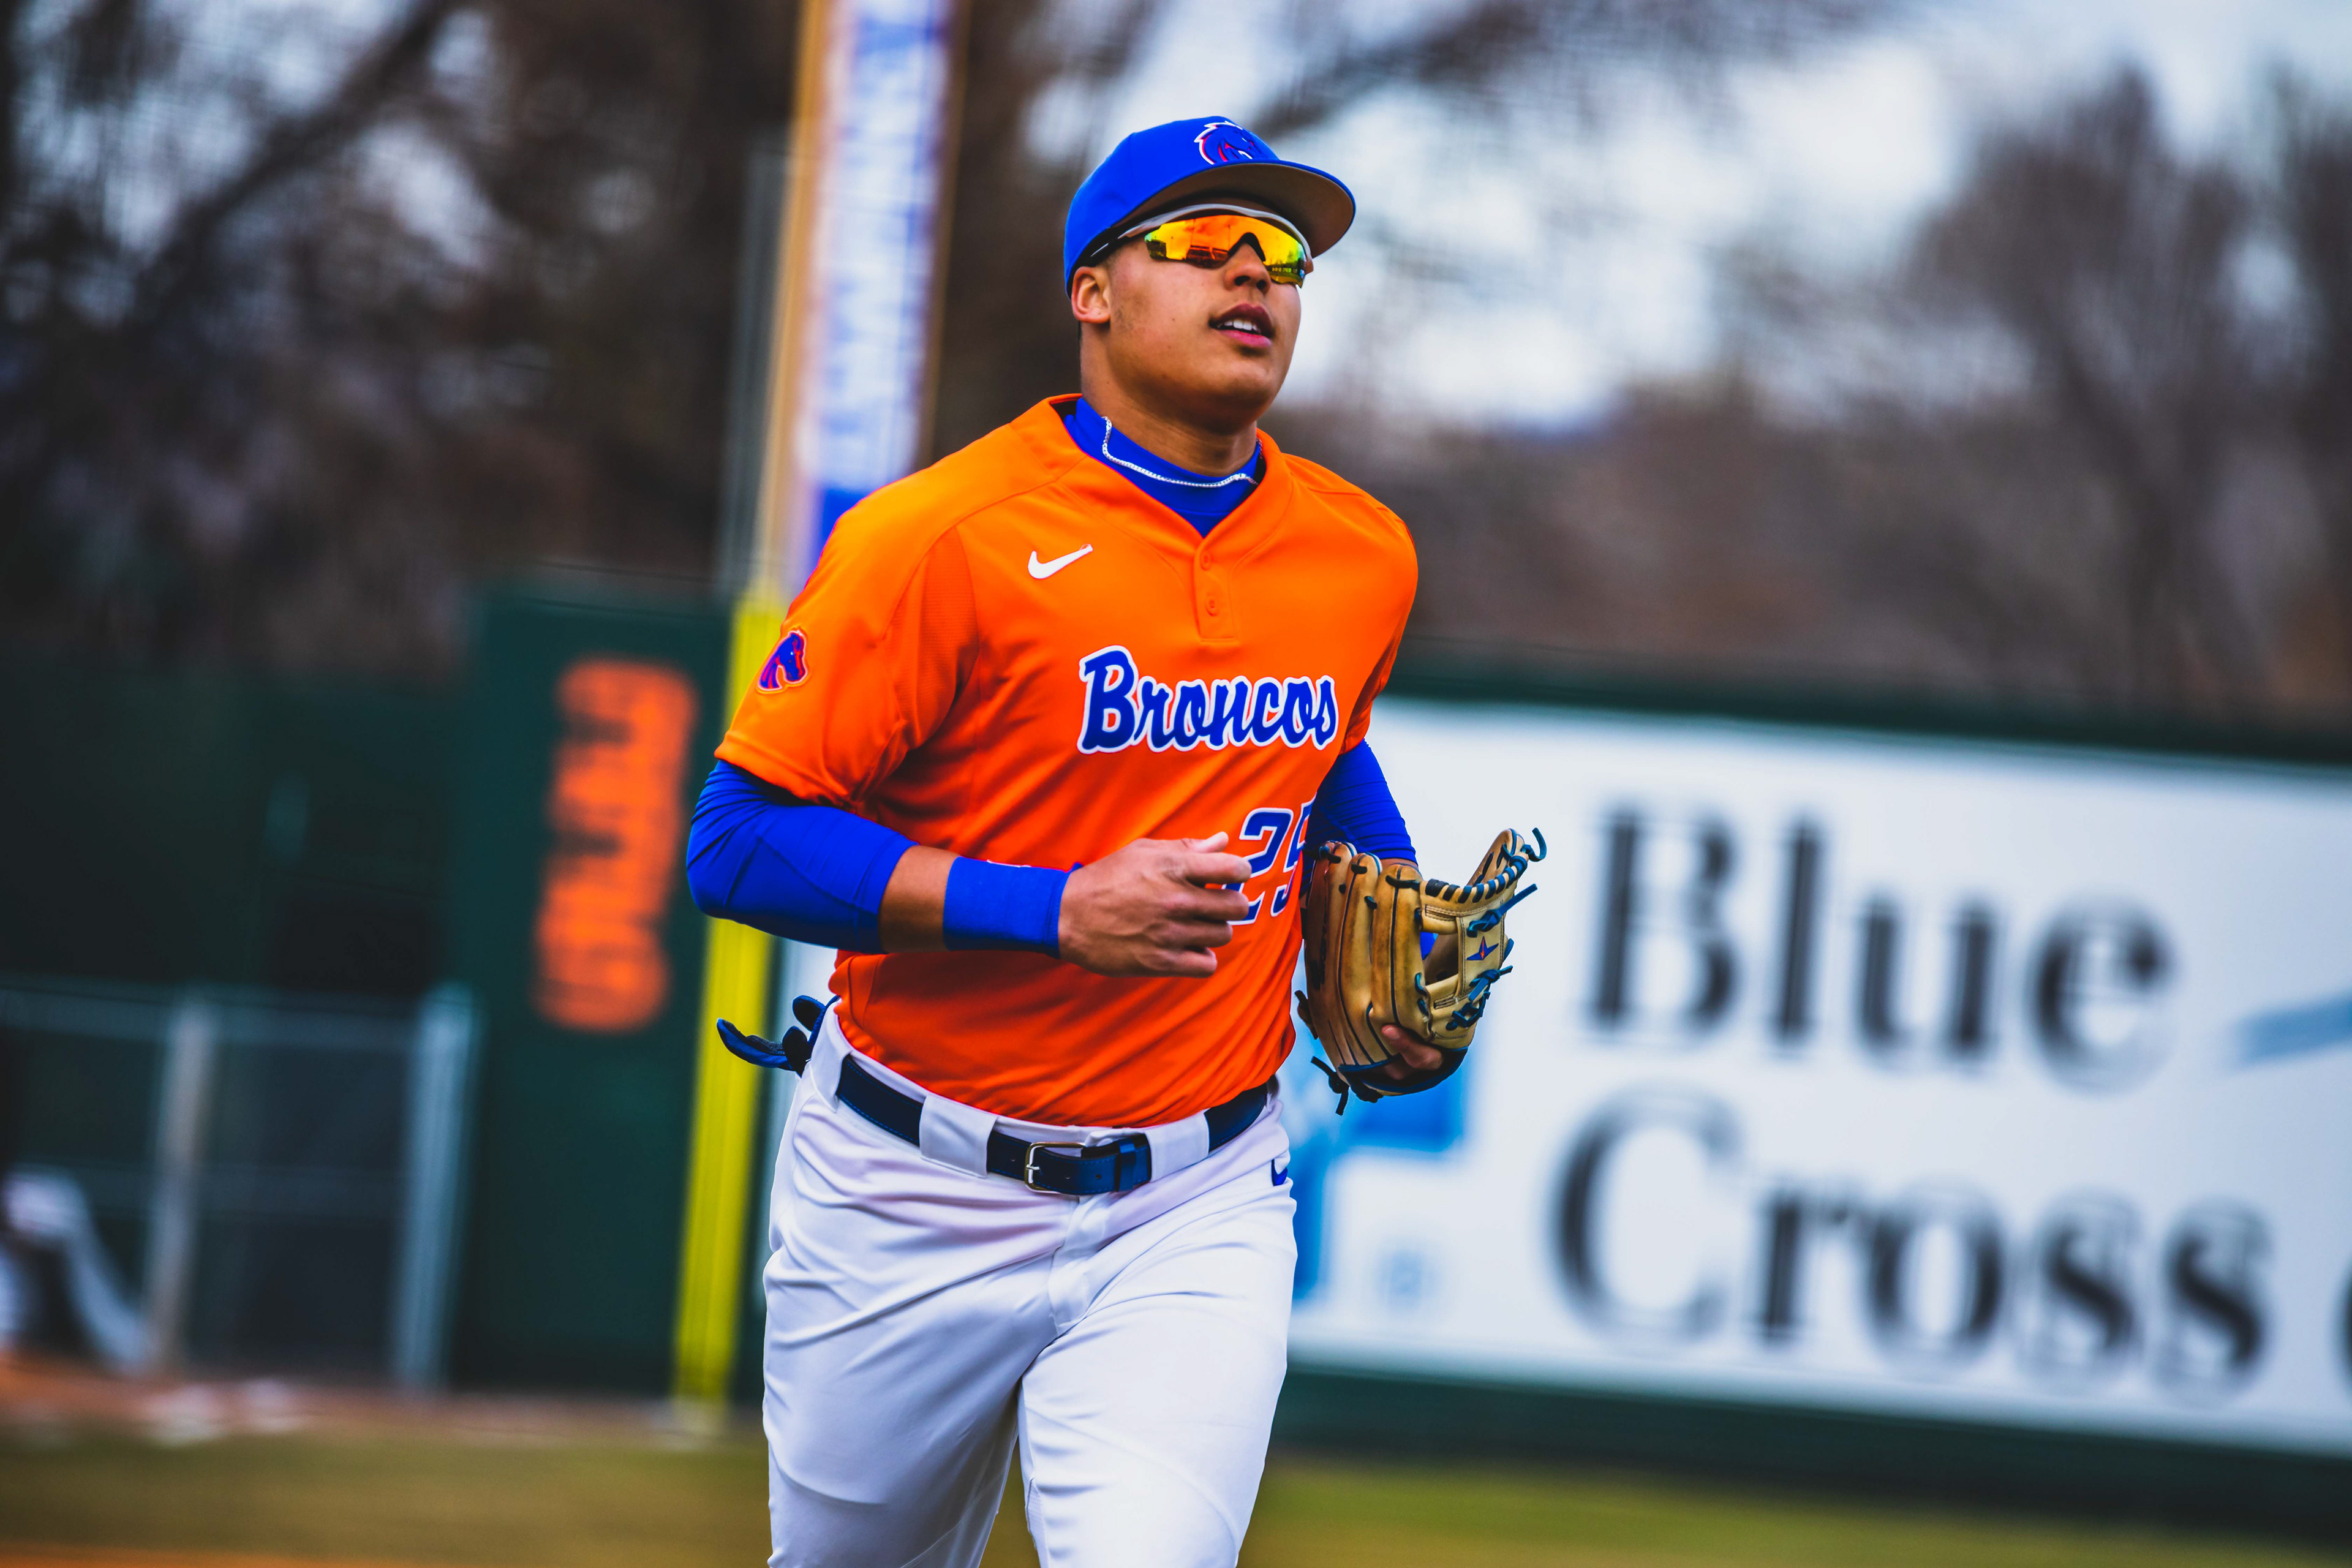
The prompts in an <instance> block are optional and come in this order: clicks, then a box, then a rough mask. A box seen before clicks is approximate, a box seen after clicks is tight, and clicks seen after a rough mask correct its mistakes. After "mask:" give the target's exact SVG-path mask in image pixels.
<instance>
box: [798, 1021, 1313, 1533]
mask: <svg viewBox="0 0 2352 1568" xmlns="http://www.w3.org/2000/svg"><path fill="white" fill-rule="evenodd" d="M849 1048H850V1047H849V1046H848V1043H847V1042H846V1041H845V1039H844V1038H843V1037H842V1035H841V1030H840V1026H838V1025H837V1024H836V1023H835V1020H834V1017H833V1016H832V1015H831V1014H827V1016H826V1017H825V1021H824V1028H823V1030H822V1031H821V1033H820V1034H819V1036H818V1038H817V1043H816V1049H815V1051H814V1055H813V1057H812V1058H811V1060H810V1062H809V1068H808V1071H807V1073H806V1074H805V1075H804V1076H803V1079H802V1080H801V1084H800V1088H799V1090H798V1093H797V1096H796V1098H795V1100H794V1102H793V1109H792V1113H791V1116H790V1118H789V1120H788V1121H786V1124H785V1129H784V1136H783V1140H782V1144H781V1146H780V1147H779V1148H778V1150H777V1155H776V1169H775V1178H774V1183H773V1185H772V1190H771V1194H770V1210H769V1212H770V1220H769V1225H770V1242H771V1245H772V1247H774V1249H775V1250H774V1253H773V1255H772V1257H771V1258H769V1260H768V1266H767V1271H766V1274H765V1278H764V1283H765V1286H766V1290H767V1299H768V1328H767V1343H766V1352H765V1373H766V1394H765V1398H764V1401H763V1407H762V1417H763V1421H764V1424H765V1426H766V1428H767V1436H768V1499H769V1503H768V1507H769V1523H770V1528H771V1531H772V1538H773V1542H774V1548H775V1549H774V1552H773V1554H772V1556H771V1557H770V1558H769V1562H770V1563H772V1564H775V1565H776V1568H899V1565H902V1564H903V1565H904V1568H969V1565H971V1564H973V1563H978V1562H979V1561H980V1556H981V1552H982V1548H983V1547H984V1546H985V1545H986V1543H987V1541H988V1531H989V1527H990V1525H991V1523H992V1521H993V1520H994V1518H995V1515H996V1510H997V1506H998V1503H999V1501H1000V1500H1001V1499H1002V1497H1003V1488H1004V1477H1005V1470H1006V1466H1007V1464H1008V1463H1009V1462H1010V1459H1011V1457H1012V1450H1013V1441H1014V1439H1015V1437H1016V1436H1017V1437H1018V1440H1019V1442H1020V1446H1021V1465H1022V1470H1023V1473H1024V1477H1025V1479H1026V1491H1025V1498H1026V1501H1027V1505H1028V1515H1029V1528H1030V1532H1031V1534H1032V1535H1033V1536H1034V1538H1035V1540H1036V1545H1037V1555H1038V1558H1039V1561H1040V1562H1041V1563H1043V1564H1044V1568H1209V1565H1211V1564H1231V1563H1234V1559H1235V1557H1236V1556H1237V1555H1238V1553H1239V1552H1240V1550H1241V1542H1242V1535H1243V1532H1244V1531H1245V1530H1246V1529H1247V1527H1248V1524H1249V1517H1250V1510H1251V1507H1252V1505H1253V1504H1254V1502H1255V1500H1256V1497H1257V1487H1258V1479H1259V1477H1260V1474H1261V1473H1262V1472H1263V1470H1264V1468H1265V1447H1266V1434H1267V1430H1268V1428H1269V1426H1271V1425H1272V1422H1273V1419H1274V1402H1275V1395H1276V1393H1277V1392H1279V1390H1280V1389H1281V1386H1282V1375H1283V1368H1284V1358H1285V1344H1286V1338H1287V1334H1288V1331H1289V1324H1290V1289H1291V1276H1292V1272H1293V1268H1294V1266H1295V1263H1296V1260H1297V1257H1296V1251H1295V1247H1294V1243H1293V1241H1292V1237H1291V1224H1290V1215H1291V1206H1292V1205H1291V1199H1290V1188H1289V1186H1288V1184H1287V1183H1288V1177H1289V1163H1290V1159H1289V1142H1288V1141H1287V1140H1286V1138H1285V1136H1284V1134H1283V1131H1282V1124H1281V1121H1280V1115H1279V1110H1280V1108H1279V1105H1278V1104H1277V1103H1275V1102H1273V1101H1269V1103H1268V1105H1267V1107H1266V1109H1265V1111H1264V1112H1262V1113H1261V1114H1260V1116H1259V1118H1258V1120H1257V1121H1256V1122H1255V1124H1254V1125H1253V1126H1251V1127H1250V1128H1248V1129H1247V1130H1246V1131H1243V1132H1242V1133H1240V1134H1239V1135H1237V1136H1236V1137H1235V1138H1234V1140H1233V1142H1230V1143H1227V1144H1226V1145H1225V1146H1224V1147H1223V1148H1222V1149H1219V1150H1217V1151H1215V1152H1213V1153H1210V1154H1209V1155H1208V1156H1207V1157H1206V1158H1204V1159H1202V1160H1200V1161H1199V1162H1198V1163H1193V1164H1192V1165H1189V1166H1187V1167H1185V1168H1184V1169H1181V1170H1179V1171H1175V1172H1173V1173H1170V1174H1167V1175H1162V1176H1159V1177H1157V1178H1156V1179H1154V1180H1152V1181H1150V1182H1148V1183H1146V1184H1144V1185H1143V1186H1141V1187H1139V1188H1137V1189H1136V1190H1135V1191H1133V1192H1130V1193H1112V1194H1104V1195H1102V1196H1099V1197H1088V1198H1067V1197H1063V1196H1060V1195H1058V1194H1049V1193H1037V1192H1032V1191H1031V1190H1029V1189H1028V1188H1026V1187H1024V1186H1023V1185H1022V1184H1019V1183H1017V1182H1013V1181H1010V1180H1007V1179H1006V1178H1004V1177H1002V1176H993V1175H988V1174H984V1173H974V1172H973V1171H971V1169H968V1168H963V1169H960V1168H958V1165H957V1164H954V1163H947V1161H946V1160H944V1159H940V1158H935V1157H933V1156H932V1155H931V1154H928V1153H926V1152H920V1151H919V1150H918V1149H917V1148H916V1147H915V1146H914V1145H912V1144H909V1143H907V1142H903V1141H901V1140H900V1139H898V1138H896V1137H894V1136H892V1135H891V1134H890V1133H888V1132H886V1131H883V1130H882V1129H880V1128H878V1127H877V1126H875V1125H874V1124H873V1123H871V1122H869V1121H866V1119H865V1118H863V1117H861V1116H859V1115H858V1114H857V1113H856V1111H854V1110H850V1109H849V1108H848V1107H846V1106H845V1105H842V1104H840V1103H839V1102H838V1101H837V1100H835V1085H836V1084H837V1082H838V1081H839V1075H840V1071H841V1056H842V1053H843V1052H844V1051H845V1050H848V1049H849ZM860 1062H861V1065H863V1066H864V1067H865V1068H866V1069H867V1070H868V1071H870V1072H872V1073H873V1074H874V1075H875V1076H876V1077H877V1078H879V1079H882V1080H883V1081H885V1082H886V1083H888V1084H889V1085H890V1086H891V1087H892V1088H894V1089H898V1090H899V1091H900V1092H902V1093H907V1094H911V1095H916V1096H921V1095H922V1093H923V1091H922V1090H921V1089H919V1088H918V1087H917V1086H916V1085H915V1084H913V1083H912V1082H910V1081H909V1080H908V1079H905V1078H903V1077H901V1076H900V1075H898V1074H897V1073H894V1072H892V1071H891V1070H890V1069H888V1068H885V1067H882V1066H881V1065H880V1064H878V1063H876V1062H874V1061H872V1060H871V1059H870V1058H860ZM934 1107H936V1110H937V1114H935V1111H934ZM979 1116H981V1113H978V1112H974V1111H972V1110H971V1108H969V1107H962V1106H956V1105H954V1104H953V1103H952V1102H946V1101H933V1102H930V1103H927V1105H926V1109H925V1114H924V1118H923V1128H924V1143H925V1146H926V1148H927V1149H928V1148H930V1147H931V1146H932V1144H933V1143H934V1136H933V1128H934V1126H935V1125H938V1126H940V1127H946V1126H948V1125H950V1123H951V1122H953V1121H958V1120H961V1122H962V1124H963V1126H964V1128H965V1129H966V1133H967V1142H968V1136H969V1133H970V1132H971V1131H972V1130H973V1122H972V1119H973V1118H974V1117H979ZM981 1120H982V1124H983V1125H984V1122H985V1120H986V1119H985V1118H984V1117H982V1118H981ZM1000 1125H1002V1126H1003V1129H1004V1130H1005V1131H1007V1132H1010V1133H1013V1134H1014V1135H1015V1136H1019V1137H1024V1138H1028V1139H1031V1140H1033V1141H1035V1140H1047V1141H1051V1140H1060V1141H1065V1142H1080V1141H1090V1140H1092V1139H1095V1138H1098V1137H1100V1136H1101V1135H1102V1134H1103V1133H1105V1132H1106V1131H1110V1130H1107V1129H1072V1128H1055V1127H1044V1126H1039V1125H1037V1124H1034V1123H1029V1122H1020V1121H1011V1120H1007V1121H1003V1122H1002V1123H1000ZM1155 1142H1158V1140H1155ZM939 1152H942V1153H945V1154H947V1155H948V1156H949V1157H950V1158H953V1159H957V1160H959V1161H960V1162H961V1163H965V1164H967V1165H968V1164H969V1163H970V1158H969V1150H968V1149H967V1150H966V1151H965V1152H963V1153H961V1154H960V1153H958V1152H957V1151H956V1150H954V1149H952V1148H949V1149H942V1150H940V1151H939Z"/></svg>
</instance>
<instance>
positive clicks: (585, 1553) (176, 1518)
mask: <svg viewBox="0 0 2352 1568" xmlns="http://www.w3.org/2000/svg"><path fill="white" fill-rule="evenodd" d="M761 1478H762V1459H761V1452H760V1449H759V1447H757V1445H756V1443H755V1442H753V1441H751V1440H747V1439H744V1438H740V1437H734V1438H729V1439H726V1440H723V1441H719V1442H716V1443H712V1444H709V1445H707V1446H702V1447H660V1446H656V1445H649V1444H647V1443H646V1442H644V1441H642V1440H638V1441H592V1442H582V1441H570V1442H560V1443H547V1442H531V1443H521V1442H507V1443H487V1444H486V1443H482V1442H479V1441H455V1440H443V1439H438V1438H434V1437H430V1436H397V1437H381V1436H369V1437H350V1436H315V1435H312V1436H278V1437H253V1436H238V1437H228V1438H224V1439H221V1440H219V1441H215V1442H209V1443H202V1444H194V1445H186V1446H179V1447H171V1446H162V1445H157V1444H153V1443H149V1442H142V1441H140V1440H138V1439H136V1438H133V1437H128V1436H106V1437H80V1438H73V1439H70V1440H63V1441H56V1440H53V1441H50V1442H47V1443H45V1444H28V1443H24V1442H10V1443H7V1444H5V1446H0V1568H31V1565H33V1564H39V1565H41V1568H52V1565H57V1568H62V1565H64V1564H68V1563H71V1564H77V1565H83V1568H115V1565H120V1568H132V1565H134V1564H135V1565H137V1568H163V1565H165V1564H181V1563H187V1564H194V1565H201V1568H264V1564H268V1565H270V1568H276V1565H277V1564H278V1563H345V1564H359V1563H365V1564H370V1565H383V1564H410V1563H418V1564H421V1563H464V1564H480V1565H484V1568H489V1565H499V1568H557V1565H559V1564H561V1565H563V1568H624V1565H630V1568H635V1565H639V1564H643V1565H648V1568H651V1565H656V1564H658V1565H661V1568H701V1565H703V1564H714V1565H715V1564H719V1563H726V1564H731V1565H736V1568H740V1565H742V1564H747V1563H758V1562H760V1561H761V1559H762V1558H763V1556H764V1555H765V1552H766V1521H765V1517H764V1514H763V1511H762V1508H761V1486H762V1479H761ZM101 1549H103V1550H101ZM1242 1560H1243V1562H1244V1563H1246V1564H1250V1565H1252V1568H1277V1565H1279V1568H1321V1565H1323V1564H1334V1565H1338V1564H1346V1565H1349V1568H1403V1565H1405V1564H1412V1565H1415V1568H1427V1565H1432V1564H1460V1565H1462V1568H1533V1565H1535V1564H1538V1563H1542V1564H1551V1563H1572V1564H1590V1565H1592V1568H1701V1565H1713V1564H1722V1565H1725V1568H1735V1565H1736V1568H1749V1565H1754V1568H1768V1565H1769V1568H1783V1565H1787V1568H1796V1565H1799V1564H1803V1565H1807V1568H1844V1565H1853V1568H1862V1565H1868V1564H1881V1563H1884V1564H1902V1565H1904V1568H1942V1565H1946V1564H1948V1565H1950V1568H1963V1565H1966V1568H2044V1565H2047V1568H2061V1565H2063V1568H2096V1565H2100V1564H2116V1565H2118V1568H2122V1565H2126V1564H2127V1565H2129V1568H2225V1565H2226V1568H2257V1565H2260V1568H2288V1565H2291V1564H2320V1563H2352V1552H2347V1553H2342V1554H2336V1553H2328V1552H2320V1551H2316V1550H2313V1549H2309V1548H2297V1547H2294V1546H2289V1545H2283V1544H2277V1543H2270V1542H2252V1541H2244V1540H2235V1539H2231V1538H2227V1537H2220V1536H2191V1535H2182V1534H2175V1533H2168V1532H2159V1531H2150V1530H2137V1529H2127V1528H2116V1527H2108V1526H2100V1525H2093V1524H2081V1523H2067V1522H2053V1521H2046V1520H2029V1519H2018V1518H2010V1517H2003V1516H2000V1515H1991V1514H1980V1513H1961V1512H1950V1511H1930V1510H1906V1509H1895V1508H1875V1507H1867V1506H1862V1505H1858V1504H1843V1505H1842V1504H1837V1503H1830V1502H1822V1501H1819V1500H1796V1499H1788V1498H1781V1497H1777V1496H1774V1495H1771V1494H1769V1493H1760V1492H1749V1491H1743V1490H1739V1489H1730V1488H1725V1487H1719V1486H1710V1485H1706V1484H1703V1483H1697V1482H1678V1481H1664V1480H1653V1479H1633V1478H1627V1477H1622V1476H1613V1475H1607V1474H1598V1473H1593V1472H1590V1471H1578V1470H1564V1469H1539V1468H1492V1467H1487V1468H1467V1467H1465V1468H1460V1469H1455V1470H1447V1471H1440V1472H1438V1473H1435V1474H1430V1473H1426V1472H1424V1471H1423V1469H1421V1468H1418V1467H1412V1468H1406V1467H1399V1466H1391V1465H1382V1464H1371V1463H1365V1462H1359V1461H1354V1460H1341V1459H1334V1458H1318V1457H1309V1456H1301V1455H1282V1456H1277V1457H1276V1461H1275V1463H1274V1465H1273V1466H1272V1467H1271V1468H1269V1470H1268V1472H1267V1475H1266V1481H1265V1490H1264V1493H1263V1494H1262V1496H1261V1498H1260V1500H1259V1504H1258V1510H1257V1516H1256V1521H1255V1524H1254V1526H1253V1528H1252V1531H1251V1534H1250V1539H1249V1542H1248V1546H1247V1549H1246V1550H1245V1551H1244V1553H1243V1558H1242ZM1034 1561H1035V1559H1034V1556H1033V1555H1032V1554H1031V1552H1030V1550H1029V1542H1028V1537H1027V1533H1026V1531H1024V1529H1023V1528H1022V1525H1021V1520H1020V1511H1019V1505H1018V1503H1017V1502H1015V1501H1011V1500H1008V1505H1007V1509H1006V1512H1005V1514H1004V1515H1003V1518H1002V1519H1001V1521H1000V1522H999V1525H998V1529H997V1533H996V1538H995V1540H994V1542H992V1544H991V1547H990V1550H989V1555H988V1563H989V1565H990V1568H1014V1565H1015V1564H1021V1565H1028V1564H1033V1563H1034Z"/></svg>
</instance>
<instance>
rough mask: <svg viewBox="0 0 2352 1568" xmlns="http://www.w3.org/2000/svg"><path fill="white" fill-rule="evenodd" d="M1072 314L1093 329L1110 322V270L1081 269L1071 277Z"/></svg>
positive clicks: (1097, 268) (1100, 268)
mask: <svg viewBox="0 0 2352 1568" xmlns="http://www.w3.org/2000/svg"><path fill="white" fill-rule="evenodd" d="M1070 314H1071V315H1073V316H1076V318H1077V319H1078V320H1079V321H1084V322H1085V323H1086V324H1087V325H1088V326H1091V327H1099V326H1104V325H1107V324H1108V322H1109V321H1110V268H1108V267H1081V268H1078V269H1077V271H1076V272H1074V273H1072V274H1071V275H1070Z"/></svg>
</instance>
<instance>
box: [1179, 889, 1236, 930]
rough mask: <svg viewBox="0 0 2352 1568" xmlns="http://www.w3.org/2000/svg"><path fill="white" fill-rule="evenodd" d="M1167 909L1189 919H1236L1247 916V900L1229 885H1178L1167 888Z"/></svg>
mask: <svg viewBox="0 0 2352 1568" xmlns="http://www.w3.org/2000/svg"><path fill="white" fill-rule="evenodd" d="M1167 908H1168V910H1170V911H1171V913H1174V914H1178V915H1181V916H1184V917H1185V918H1187V919H1191V920H1203V921H1238V920H1245V919H1247V918H1248V916H1249V900H1247V899H1245V898H1244V897H1243V896H1242V892H1241V889H1238V888H1235V887H1233V886H1231V885H1229V884H1228V885H1223V886H1218V887H1211V888H1202V887H1180V888H1173V889H1170V890H1169V894H1168V902H1167Z"/></svg>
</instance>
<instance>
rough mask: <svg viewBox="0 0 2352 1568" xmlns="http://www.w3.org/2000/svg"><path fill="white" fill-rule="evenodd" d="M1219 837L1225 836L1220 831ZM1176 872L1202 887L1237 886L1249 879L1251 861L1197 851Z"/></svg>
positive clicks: (1238, 857)
mask: <svg viewBox="0 0 2352 1568" xmlns="http://www.w3.org/2000/svg"><path fill="white" fill-rule="evenodd" d="M1217 837H1220V838H1223V837H1224V835H1223V834H1222V833H1220V834H1218V835H1217ZM1176 874H1177V875H1178V876H1180V877H1181V878H1183V879H1184V880H1186V881H1188V882H1197V883H1199V884H1200V885H1201V886H1202V887H1222V886H1237V885H1239V884H1240V883H1243V882H1245V881H1247V880H1248V879H1249V874H1250V863H1249V862H1248V861H1246V860H1244V859H1243V858H1241V857H1240V856H1238V855H1213V854H1208V853H1205V852H1200V851H1196V852H1194V853H1192V854H1190V855H1187V856H1185V857H1184V858H1183V860H1182V861H1181V863H1180V864H1179V866H1178V867H1177V870H1176Z"/></svg>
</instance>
